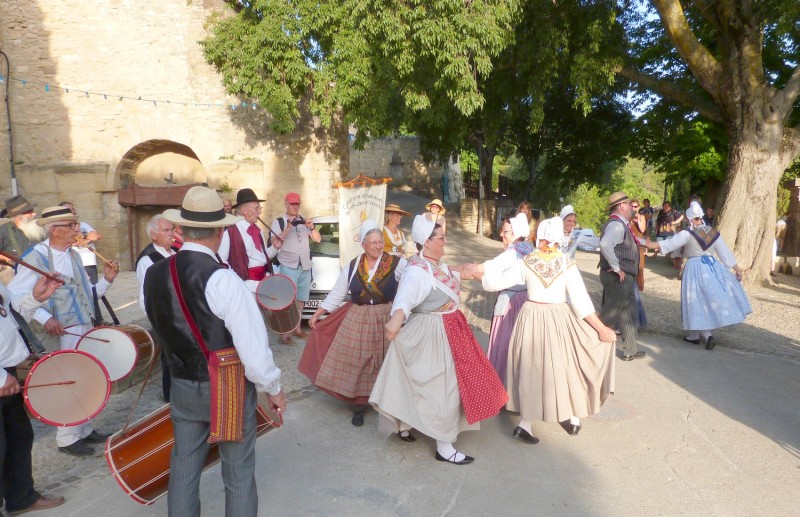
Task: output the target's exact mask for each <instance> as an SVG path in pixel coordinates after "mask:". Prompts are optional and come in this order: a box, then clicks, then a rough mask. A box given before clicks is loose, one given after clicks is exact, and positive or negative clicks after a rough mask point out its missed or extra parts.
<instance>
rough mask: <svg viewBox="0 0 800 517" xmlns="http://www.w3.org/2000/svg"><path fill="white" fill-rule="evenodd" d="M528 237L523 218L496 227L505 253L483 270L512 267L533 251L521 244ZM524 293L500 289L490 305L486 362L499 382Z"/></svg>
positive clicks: (517, 287)
mask: <svg viewBox="0 0 800 517" xmlns="http://www.w3.org/2000/svg"><path fill="white" fill-rule="evenodd" d="M529 235H530V226H528V218H527V217H526V216H525V214H517V215H516V216H514V217H512V218H510V219H506V220H505V221H503V226H501V227H500V239H501V240H502V242H503V247H504V248H506V250H505V251H504V252H503V253H501V254H500V255H498V256H497V257H495V258H493V259H491V260H488V261H486V262H485V263H484V267H488V268H491V269H494V270H497V271H504V270H506V269H509V268H511V267H512V266H514V264H516V263H517V262H518V261H519V260H520V259H521V258H522V257H524V256H525V255H527V254H528V253H530V252H531V251H533V245H532V244H531V243H530V242H526V241H525V239H527V238H528V236H529ZM525 290H526V287H525V285H524V284H520V285H515V286H512V287H510V288H508V289H504V290H503V291H500V293H499V294H498V295H497V302H495V304H494V314H493V315H492V328H491V330H490V331H489V351H488V353H487V355H488V356H489V362H490V363H492V366H494V369H495V371H496V372H497V375H498V376H499V377H500V380H501V381H503V382H505V380H506V363H507V361H508V343H509V341H510V340H511V332H512V331H513V330H514V323H515V322H516V320H517V314H519V310H520V309H521V308H522V306H523V304H524V303H525V300H526V294H525Z"/></svg>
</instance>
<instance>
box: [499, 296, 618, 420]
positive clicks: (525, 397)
mask: <svg viewBox="0 0 800 517" xmlns="http://www.w3.org/2000/svg"><path fill="white" fill-rule="evenodd" d="M506 391H508V395H509V401H508V404H507V406H506V407H507V408H508V410H509V411H515V412H519V413H520V415H521V417H522V419H523V420H528V421H544V422H563V421H564V420H567V419H568V418H569V417H571V416H577V417H586V416H589V415H593V414H595V413H597V412H598V411H600V406H601V405H602V404H603V402H605V400H606V398H608V396H609V394H611V393H613V392H614V345H613V344H611V343H603V342H601V341H600V340H599V339H598V337H597V332H595V330H594V329H593V328H592V327H591V326H590V325H589V324H588V323H586V322H585V321H583V320H579V319H578V318H577V317H576V316H575V313H573V312H572V309H571V308H570V307H569V305H567V304H566V303H558V304H540V303H534V302H530V301H529V302H526V303H525V305H523V307H522V309H521V310H520V312H519V315H518V316H517V322H516V324H515V325H514V331H513V333H512V334H511V345H510V346H509V350H508V371H507V373H506Z"/></svg>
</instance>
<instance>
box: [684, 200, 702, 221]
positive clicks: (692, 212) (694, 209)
mask: <svg viewBox="0 0 800 517" xmlns="http://www.w3.org/2000/svg"><path fill="white" fill-rule="evenodd" d="M686 217H687V218H688V219H689V220H690V221H691V220H692V219H696V218H698V217H703V207H701V206H700V203H698V202H697V201H692V204H691V205H689V208H688V209H687V210H686Z"/></svg>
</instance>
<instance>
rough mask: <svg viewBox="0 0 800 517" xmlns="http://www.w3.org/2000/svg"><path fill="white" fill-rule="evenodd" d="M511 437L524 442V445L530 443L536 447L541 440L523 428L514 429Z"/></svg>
mask: <svg viewBox="0 0 800 517" xmlns="http://www.w3.org/2000/svg"><path fill="white" fill-rule="evenodd" d="M511 436H512V437H514V438H516V439H517V440H519V441H521V442H523V443H529V444H531V445H535V444H537V443H539V439H538V438H536V437H535V436H533V435H532V434H531V433H529V432H528V431H526V430H525V429H523V428H521V427H519V426H517V428H516V429H514V432H513V433H511Z"/></svg>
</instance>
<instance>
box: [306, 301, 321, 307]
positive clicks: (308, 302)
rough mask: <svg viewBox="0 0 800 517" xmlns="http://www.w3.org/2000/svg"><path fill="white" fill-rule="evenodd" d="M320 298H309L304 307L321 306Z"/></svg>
mask: <svg viewBox="0 0 800 517" xmlns="http://www.w3.org/2000/svg"><path fill="white" fill-rule="evenodd" d="M319 302H320V300H308V301H307V302H306V303H304V304H303V306H304V307H311V308H316V307H319Z"/></svg>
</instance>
